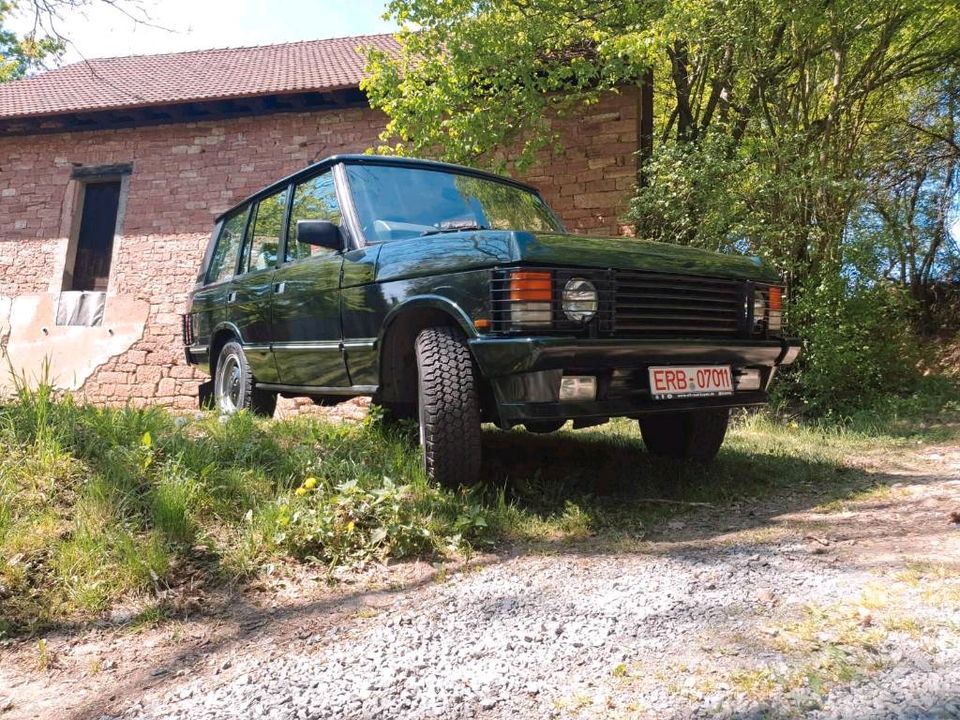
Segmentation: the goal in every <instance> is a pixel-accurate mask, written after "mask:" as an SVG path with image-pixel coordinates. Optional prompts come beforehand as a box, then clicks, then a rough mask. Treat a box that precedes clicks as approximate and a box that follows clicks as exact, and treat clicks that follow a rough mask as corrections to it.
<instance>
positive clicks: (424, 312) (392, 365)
mask: <svg viewBox="0 0 960 720" xmlns="http://www.w3.org/2000/svg"><path fill="white" fill-rule="evenodd" d="M429 327H455V328H458V329H459V330H460V331H461V332H463V333H464V334H465V335H466V336H467V337H468V338H470V337H476V336H477V330H476V328H475V327H474V326H473V323H472V321H471V320H470V317H469V316H468V315H467V313H466V312H464V311H463V309H462V308H461V307H460V306H459V305H457V304H456V303H455V302H454V301H452V300H450V299H449V298H445V297H443V296H440V295H425V296H420V297H416V298H413V299H411V300H408V301H406V302H404V303H403V304H401V305H398V306H397V307H395V308H393V310H391V311H390V313H389V314H388V315H387V317H386V318H385V319H384V322H383V328H382V330H381V331H380V337H379V339H378V341H377V345H378V347H379V348H380V353H379V364H378V367H379V370H378V374H379V379H380V383H379V391H378V393H377V398H376V399H377V401H378V402H384V403H401V404H404V403H413V404H416V402H417V360H416V354H415V352H414V342H415V341H416V339H417V335H419V334H420V332H421V331H422V330H425V329H427V328H429Z"/></svg>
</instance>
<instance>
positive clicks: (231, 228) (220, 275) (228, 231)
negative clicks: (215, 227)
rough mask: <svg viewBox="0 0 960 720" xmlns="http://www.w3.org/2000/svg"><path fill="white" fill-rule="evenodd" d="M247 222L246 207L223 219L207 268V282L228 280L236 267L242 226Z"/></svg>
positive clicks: (241, 237) (241, 239)
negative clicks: (208, 267)
mask: <svg viewBox="0 0 960 720" xmlns="http://www.w3.org/2000/svg"><path fill="white" fill-rule="evenodd" d="M246 224H247V211H246V208H245V209H243V210H241V211H240V212H238V213H237V214H236V215H232V216H231V217H228V218H227V219H226V220H224V221H223V227H222V228H221V230H220V237H219V238H217V247H216V249H215V250H214V251H213V257H212V258H211V259H210V269H209V270H207V282H208V283H215V282H220V281H221V280H229V279H230V278H231V277H233V271H234V269H235V268H236V267H237V255H238V254H239V253H240V245H241V243H242V242H243V228H244V226H245V225H246Z"/></svg>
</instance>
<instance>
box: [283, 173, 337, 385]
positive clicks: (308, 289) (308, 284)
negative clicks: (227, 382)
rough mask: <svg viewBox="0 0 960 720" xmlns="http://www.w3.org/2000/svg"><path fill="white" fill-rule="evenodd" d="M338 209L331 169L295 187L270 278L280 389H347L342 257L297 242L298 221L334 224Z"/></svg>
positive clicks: (330, 251) (332, 251) (333, 252)
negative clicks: (280, 256) (282, 252)
mask: <svg viewBox="0 0 960 720" xmlns="http://www.w3.org/2000/svg"><path fill="white" fill-rule="evenodd" d="M339 207H340V206H339V203H338V202H337V196H336V191H335V189H334V183H333V175H332V174H331V173H330V171H327V172H325V173H322V174H321V175H318V176H316V177H314V178H311V179H309V180H305V181H302V182H301V183H300V184H299V185H297V186H296V188H295V189H294V194H293V203H292V204H291V208H290V222H289V226H288V227H289V230H288V234H287V243H286V257H285V258H284V260H285V262H284V264H283V265H281V266H280V268H279V269H278V270H277V271H276V273H274V276H273V352H274V356H275V357H276V360H277V367H278V369H279V372H280V382H281V383H283V384H284V385H296V386H307V387H319V388H337V387H347V386H349V385H350V380H349V378H348V376H347V368H346V363H345V361H344V357H343V347H342V336H341V330H340V275H341V269H342V266H343V254H342V252H337V251H334V250H329V249H327V248H321V247H314V246H310V245H305V244H304V243H299V242H297V239H296V228H297V221H298V220H329V221H331V222H334V223H336V224H337V225H339V224H340V210H339Z"/></svg>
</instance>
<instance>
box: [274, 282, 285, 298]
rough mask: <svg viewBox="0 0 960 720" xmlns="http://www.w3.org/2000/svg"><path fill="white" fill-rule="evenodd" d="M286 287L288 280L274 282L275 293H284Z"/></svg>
mask: <svg viewBox="0 0 960 720" xmlns="http://www.w3.org/2000/svg"><path fill="white" fill-rule="evenodd" d="M286 289H287V283H286V282H278V283H274V284H273V292H274V294H275V295H283V292H284V290H286Z"/></svg>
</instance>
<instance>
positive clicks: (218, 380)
mask: <svg viewBox="0 0 960 720" xmlns="http://www.w3.org/2000/svg"><path fill="white" fill-rule="evenodd" d="M213 400H214V403H215V407H216V409H217V410H218V411H219V412H220V414H221V415H232V414H233V413H235V412H239V411H240V410H249V411H250V412H252V413H254V414H256V415H263V416H265V417H272V416H273V413H274V410H276V408H277V395H276V393H271V392H267V391H265V390H259V389H257V388H256V387H255V386H254V384H253V373H252V372H251V371H250V363H249V362H247V356H246V354H245V353H244V352H243V347H242V346H241V345H240V343H238V342H228V343H227V344H226V345H224V346H223V349H222V350H221V351H220V355H219V356H218V357H217V370H216V373H215V375H214V378H213Z"/></svg>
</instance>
